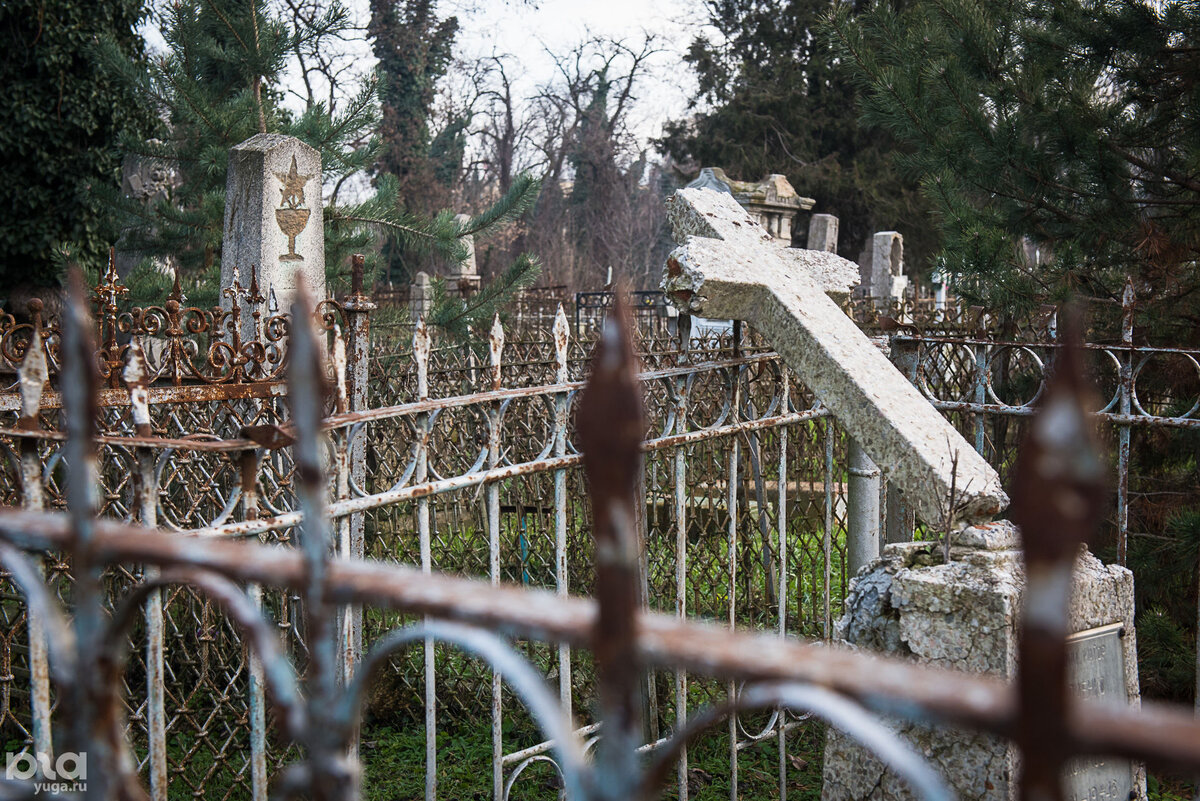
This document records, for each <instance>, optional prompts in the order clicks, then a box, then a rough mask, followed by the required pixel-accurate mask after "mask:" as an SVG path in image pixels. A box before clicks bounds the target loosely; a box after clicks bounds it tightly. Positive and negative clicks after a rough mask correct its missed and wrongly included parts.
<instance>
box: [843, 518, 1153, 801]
mask: <svg viewBox="0 0 1200 801" xmlns="http://www.w3.org/2000/svg"><path fill="white" fill-rule="evenodd" d="M951 542H952V546H953V547H952V549H951V562H950V564H945V563H944V561H943V558H942V546H941V544H940V543H903V544H898V545H889V546H887V547H886V548H885V549H884V552H883V555H882V556H881V557H880V559H878V560H876V561H875V562H873V563H871V564H870V565H867V566H866V567H865V568H863V569H862V570H861V571H859V574H858V575H857V576H856V577H855V578H854V579H853V581H852V582H851V585H850V592H849V594H848V596H847V598H846V612H845V614H844V615H843V617H842V618H841V619H840V620H839V621H838V622H837V624H836V626H835V629H834V633H835V636H837V637H838V638H839V639H841V640H844V641H845V642H847V643H849V644H850V645H852V646H854V647H857V648H863V649H867V650H872V651H881V652H884V653H888V654H892V655H901V656H907V657H910V658H912V659H913V660H915V661H917V662H921V663H925V664H931V665H937V666H939V667H951V668H958V669H960V670H967V671H972V672H979V673H989V674H992V675H996V676H1003V677H1006V678H1010V679H1011V678H1013V677H1014V676H1015V675H1016V668H1017V634H1018V621H1019V615H1020V605H1021V593H1022V590H1023V588H1024V583H1025V581H1024V571H1023V568H1022V562H1021V553H1020V551H1019V550H1016V548H1017V547H1019V543H1020V536H1019V533H1018V531H1017V529H1016V527H1015V526H1013V525H1012V524H1011V523H1009V522H1008V521H997V522H995V523H990V524H987V525H984V526H979V527H973V528H968V529H966V530H964V531H962V532H958V533H957V534H956V535H955V536H954V537H953V538H952V540H951ZM1133 611H1134V610H1133V574H1132V573H1130V572H1129V571H1128V570H1126V569H1125V568H1122V567H1118V566H1115V565H1105V564H1103V563H1101V562H1100V560H1099V559H1097V558H1096V557H1095V556H1093V555H1092V554H1090V553H1088V552H1087V551H1086V550H1083V551H1081V552H1080V555H1079V559H1078V561H1077V563H1076V570H1075V578H1074V593H1073V597H1072V600H1071V613H1070V622H1071V630H1072V631H1084V630H1086V629H1091V628H1096V627H1098V626H1102V625H1106V624H1109V623H1114V622H1121V623H1123V624H1124V625H1125V631H1126V634H1125V637H1124V641H1125V648H1124V656H1125V662H1124V667H1125V686H1126V691H1127V693H1128V695H1129V697H1130V698H1131V699H1134V700H1133V703H1135V704H1136V703H1137V700H1136V699H1137V698H1138V681H1137V638H1136V635H1135V633H1134V628H1133ZM888 725H890V726H891V727H892V728H893V729H895V730H896V731H897V732H898V733H899V734H900V735H901V736H902V737H904V738H905V739H906V740H908V741H909V742H910V743H912V744H913V745H914V746H915V748H916V749H917V751H918V752H919V753H921V754H922V755H923V756H924V757H925V758H926V759H927V760H929V762H930V763H931V764H932V766H933V767H934V769H936V770H937V771H938V772H939V773H941V774H942V776H944V777H945V779H946V780H947V782H948V783H949V784H950V786H951V787H952V788H953V789H954V790H955V792H956V793H957V794H958V797H959V798H960V799H987V801H1010V799H1015V798H1016V797H1017V796H1016V784H1015V782H1016V778H1017V754H1016V751H1015V749H1014V748H1012V746H1010V745H1009V743H1007V742H1006V741H1004V740H1001V739H999V738H996V737H990V736H986V735H981V734H976V733H973V732H965V731H959V730H954V729H934V728H930V727H927V726H920V725H915V724H911V723H907V722H898V721H889V722H888ZM1134 770H1135V775H1134V786H1135V787H1136V788H1138V792H1139V793H1140V795H1139V797H1140V798H1143V799H1144V798H1145V773H1144V770H1143V769H1142V768H1141V767H1140V766H1135V768H1134ZM821 797H822V799H824V801H851V800H853V801H860V800H861V799H878V800H880V801H882V800H883V799H887V800H889V801H891V800H892V799H911V798H914V796H913V795H912V793H911V792H910V791H909V790H908V788H907V787H906V786H904V785H903V783H902V782H900V780H899V779H898V778H896V777H895V776H894V775H892V774H891V773H890V772H889V771H887V770H885V769H884V767H883V765H882V764H881V763H880V762H879V761H878V760H876V759H874V758H873V757H872V756H871V755H870V754H869V753H867V752H866V751H865V750H864V749H863V748H861V747H860V746H859V745H858V744H857V743H855V742H853V741H852V740H850V739H849V738H847V737H845V736H844V735H842V734H840V733H839V732H837V731H836V730H834V729H830V733H829V736H828V739H827V740H826V745H825V766H824V786H823V790H822V796H821Z"/></svg>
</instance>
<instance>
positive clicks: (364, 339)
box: [342, 253, 376, 660]
mask: <svg viewBox="0 0 1200 801" xmlns="http://www.w3.org/2000/svg"><path fill="white" fill-rule="evenodd" d="M365 269H366V267H365V258H364V256H363V254H361V253H356V254H354V256H353V257H352V258H351V269H350V295H349V296H348V297H346V298H345V299H344V300H343V301H342V310H343V311H344V312H345V314H346V365H347V374H346V381H347V383H348V384H349V387H348V389H349V410H348V411H350V412H361V411H364V410H366V409H367V408H368V407H369V405H370V394H369V380H370V360H371V312H373V311H374V310H375V308H376V306H375V303H373V302H372V301H371V298H370V296H368V295H367V294H366V293H365V292H364V290H363V280H364V274H365ZM362 431H363V427H362V426H352V427H351V428H350V429H349V437H348V440H349V441H348V446H349V450H350V453H349V462H350V479H351V481H352V483H353V484H354V485H355V486H358V487H363V486H366V479H367V448H366V441H365V438H364V437H363V435H362ZM364 524H365V520H364V515H363V514H361V513H359V514H355V515H351V516H350V551H349V555H350V556H353V557H355V558H361V557H362V556H364V555H365V553H366V550H365V549H366V543H365V539H364ZM351 629H352V634H351V637H350V648H351V649H352V651H353V653H354V655H355V659H356V660H357V658H359V657H361V655H362V647H363V645H362V609H361V608H356V609H355V610H354V611H353V613H352V615H351Z"/></svg>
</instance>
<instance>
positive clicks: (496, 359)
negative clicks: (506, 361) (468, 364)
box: [488, 314, 504, 389]
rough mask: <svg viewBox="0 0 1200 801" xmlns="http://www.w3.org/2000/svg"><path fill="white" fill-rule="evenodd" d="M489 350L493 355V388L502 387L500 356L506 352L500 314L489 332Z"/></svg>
mask: <svg viewBox="0 0 1200 801" xmlns="http://www.w3.org/2000/svg"><path fill="white" fill-rule="evenodd" d="M488 352H489V353H490V355H491V366H492V389H500V357H501V355H502V354H503V353H504V326H502V325H501V324H500V315H498V314H497V315H496V317H495V318H494V319H493V320H492V330H491V332H489V334H488Z"/></svg>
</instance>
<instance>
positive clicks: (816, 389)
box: [662, 189, 1008, 527]
mask: <svg viewBox="0 0 1200 801" xmlns="http://www.w3.org/2000/svg"><path fill="white" fill-rule="evenodd" d="M667 217H668V220H669V221H670V223H671V227H672V230H673V232H674V235H675V239H676V241H677V242H678V243H679V244H680V245H681V247H678V248H676V249H675V250H674V251H673V252H672V253H671V255H670V256H669V257H668V259H667V268H666V271H665V274H664V276H663V281H662V287H663V290H664V291H665V292H666V293H667V295H668V296H669V297H670V298H671V300H672V302H674V303H675V304H677V305H679V306H680V307H681V308H682V309H685V310H686V311H688V312H690V313H695V314H702V315H704V316H707V317H724V318H731V319H738V320H745V321H747V322H749V323H751V324H752V325H754V326H755V327H756V328H758V329H759V330H760V331H762V332H763V333H764V334H766V335H767V337H768V339H769V340H770V342H771V343H772V344H773V345H774V346H775V348H776V349H777V350H778V351H779V353H780V355H781V356H782V357H783V358H784V361H786V362H787V364H788V366H789V367H791V368H792V369H793V370H795V371H796V372H797V374H798V375H799V376H800V378H801V380H802V381H803V382H804V383H805V385H806V386H807V387H809V388H810V389H811V390H812V391H813V393H814V394H815V395H816V396H817V398H819V399H820V401H821V402H822V403H823V404H825V406H826V407H828V408H829V410H830V411H831V412H833V414H834V416H836V417H837V418H838V420H839V421H841V423H842V424H843V425H844V426H845V427H846V428H847V429H848V430H849V431H850V433H851V434H852V435H853V436H854V437H855V439H856V440H858V442H859V443H860V444H861V445H862V447H863V449H864V450H865V451H866V452H867V454H868V455H869V456H870V457H871V458H872V460H874V462H875V463H876V464H878V465H880V466H882V468H883V471H884V475H885V477H886V478H887V480H888V481H890V482H893V483H894V484H896V485H897V486H898V487H899V488H900V489H901V490H902V491H903V492H904V493H905V495H906V496H907V497H908V498H910V499H911V500H912V501H913V503H914V505H915V507H916V509H917V512H918V513H919V514H920V515H921V517H922V518H923V519H924V520H925V521H926V522H927V523H929V524H931V525H933V526H937V527H941V526H943V525H946V524H948V522H949V521H948V519H947V518H948V517H950V516H952V517H953V518H954V519H955V521H956V522H958V523H963V524H968V523H973V522H976V521H981V520H986V519H988V518H990V517H992V516H993V515H995V514H997V513H998V512H1000V511H1001V510H1002V509H1004V508H1005V507H1006V506H1007V505H1008V497H1007V496H1006V495H1005V494H1004V491H1003V489H1001V487H1000V477H999V476H998V475H997V474H996V471H995V470H993V469H992V468H991V466H989V465H988V463H987V462H986V461H984V459H983V457H982V456H980V455H979V454H978V453H976V452H975V450H974V449H973V448H972V447H971V446H970V445H969V444H968V443H967V441H966V440H964V439H963V438H962V436H961V435H960V434H959V433H958V431H957V430H955V428H954V427H953V426H952V425H950V424H949V423H948V422H947V421H946V420H945V418H943V417H942V415H941V414H940V413H939V412H938V411H937V410H936V409H934V408H933V406H932V405H931V404H930V403H929V401H928V400H927V399H926V398H924V397H923V396H922V395H921V394H920V392H918V391H917V389H916V388H915V387H914V386H913V385H912V384H911V383H909V381H908V379H906V378H905V377H904V376H903V375H902V374H901V373H900V372H899V371H898V370H897V369H896V368H895V367H894V366H893V365H892V363H891V362H889V361H888V359H887V357H886V356H884V355H883V353H882V352H880V350H879V349H878V348H877V347H876V346H875V345H874V344H872V343H871V341H870V340H869V339H868V338H867V337H866V335H864V334H863V333H862V331H860V330H859V328H858V326H856V325H855V324H854V322H853V321H852V320H851V319H850V318H849V317H847V316H846V315H845V314H844V313H843V312H842V310H841V309H840V308H839V307H838V305H837V304H836V303H835V302H834V301H833V300H832V299H830V297H829V295H830V294H834V295H846V294H848V293H849V291H850V290H851V288H853V286H854V285H855V284H856V283H857V282H858V277H859V276H858V267H857V266H856V265H855V264H854V263H852V262H850V261H847V260H846V259H843V258H841V257H839V256H837V255H835V254H833V253H825V252H819V251H815V250H801V249H785V248H780V247H778V246H777V245H775V244H773V243H772V242H771V236H770V234H768V233H767V232H766V231H765V230H764V229H763V228H762V227H761V226H760V225H758V224H757V223H756V222H755V221H754V220H753V218H751V217H750V216H749V214H747V212H746V211H745V210H743V209H742V208H741V207H740V206H739V205H738V204H737V202H736V201H735V200H734V199H733V198H732V197H730V196H729V195H726V194H723V193H718V192H713V191H710V190H705V189H681V190H679V191H678V192H676V193H675V195H674V196H673V197H672V198H671V199H670V200H669V201H668V204H667ZM956 473H957V474H956ZM951 487H953V488H954V493H953V495H954V508H953V510H949V511H951V512H952V514H948V502H949V500H950V497H951V494H952V493H951Z"/></svg>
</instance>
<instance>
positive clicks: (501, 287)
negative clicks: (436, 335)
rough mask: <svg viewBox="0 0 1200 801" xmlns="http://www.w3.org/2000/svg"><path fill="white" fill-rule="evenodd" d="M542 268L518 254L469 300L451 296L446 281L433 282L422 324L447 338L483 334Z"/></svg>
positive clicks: (535, 278) (524, 254)
mask: <svg viewBox="0 0 1200 801" xmlns="http://www.w3.org/2000/svg"><path fill="white" fill-rule="evenodd" d="M541 271H542V266H541V263H540V262H539V261H538V260H537V258H536V257H534V256H531V255H529V254H528V253H523V254H521V255H520V256H519V257H518V258H517V260H516V261H515V262H513V264H512V265H511V266H510V267H509V268H508V269H507V270H505V271H504V273H503V274H502V275H499V276H497V277H496V278H494V279H492V281H491V282H490V283H488V284H487V285H486V286H484V287H482V288H481V289H480V290H479V291H478V292H477V293H475V294H474V295H472V296H471V297H470V298H466V299H464V298H462V297H458V296H451V295H450V294H449V293H448V292H447V290H446V281H445V279H444V278H441V277H438V278H435V279H433V283H432V289H433V299H432V303H431V308H430V312H429V314H428V315H427V317H426V321H427V322H428V323H429V324H430V325H435V326H437V327H438V328H441V329H442V330H444V331H445V332H446V333H447V334H449V335H450V336H452V337H454V338H456V339H460V340H465V339H467V338H468V337H469V336H470V331H471V330H472V329H473V330H476V331H486V330H487V328H488V325H489V323H490V322H491V321H492V318H494V317H495V316H496V315H498V314H499V315H500V317H501V318H503V317H504V314H503V307H504V306H506V305H508V304H509V303H510V302H511V301H512V300H513V299H514V298H515V297H516V295H517V294H518V293H519V292H520V291H521V290H523V289H525V288H526V287H529V286H532V285H533V283H534V282H535V281H536V280H537V278H538V276H539V275H541Z"/></svg>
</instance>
